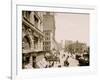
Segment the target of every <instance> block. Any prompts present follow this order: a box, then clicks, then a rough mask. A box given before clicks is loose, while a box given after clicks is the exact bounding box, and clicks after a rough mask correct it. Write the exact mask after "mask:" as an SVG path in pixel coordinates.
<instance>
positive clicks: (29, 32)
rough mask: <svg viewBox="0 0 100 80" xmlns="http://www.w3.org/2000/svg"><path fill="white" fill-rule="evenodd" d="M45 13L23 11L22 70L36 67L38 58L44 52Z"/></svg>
mask: <svg viewBox="0 0 100 80" xmlns="http://www.w3.org/2000/svg"><path fill="white" fill-rule="evenodd" d="M43 39H44V34H43V13H41V12H39V13H38V12H36V11H22V68H25V65H27V64H29V66H30V68H32V67H33V68H34V67H35V63H36V57H37V55H38V53H39V52H41V51H43Z"/></svg>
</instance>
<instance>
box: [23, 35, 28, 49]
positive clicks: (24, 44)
mask: <svg viewBox="0 0 100 80" xmlns="http://www.w3.org/2000/svg"><path fill="white" fill-rule="evenodd" d="M29 48H30V39H29V37H27V36H25V37H24V38H23V40H22V49H29Z"/></svg>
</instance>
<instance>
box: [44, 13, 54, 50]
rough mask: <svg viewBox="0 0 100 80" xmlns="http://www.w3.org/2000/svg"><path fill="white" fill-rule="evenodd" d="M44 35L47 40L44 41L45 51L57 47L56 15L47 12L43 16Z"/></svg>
mask: <svg viewBox="0 0 100 80" xmlns="http://www.w3.org/2000/svg"><path fill="white" fill-rule="evenodd" d="M43 33H44V35H45V39H44V41H43V50H44V51H50V50H52V49H53V48H54V45H55V18H54V13H51V12H46V13H44V15H43Z"/></svg>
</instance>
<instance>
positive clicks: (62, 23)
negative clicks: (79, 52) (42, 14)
mask: <svg viewBox="0 0 100 80" xmlns="http://www.w3.org/2000/svg"><path fill="white" fill-rule="evenodd" d="M55 26H56V30H55V39H56V41H57V42H61V40H73V41H76V40H78V41H80V42H83V43H87V44H88V45H89V14H75V13H73V14H72V13H56V14H55Z"/></svg>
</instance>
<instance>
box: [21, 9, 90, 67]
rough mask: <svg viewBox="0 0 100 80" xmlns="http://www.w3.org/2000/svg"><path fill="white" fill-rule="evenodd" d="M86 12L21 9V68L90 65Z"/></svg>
mask: <svg viewBox="0 0 100 80" xmlns="http://www.w3.org/2000/svg"><path fill="white" fill-rule="evenodd" d="M89 22H90V21H89V13H74V12H72V13H71V12H49V11H31V10H22V43H21V44H22V69H39V68H63V67H65V68H68V67H82V66H90V40H89V37H90V36H89V26H90V25H89Z"/></svg>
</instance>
